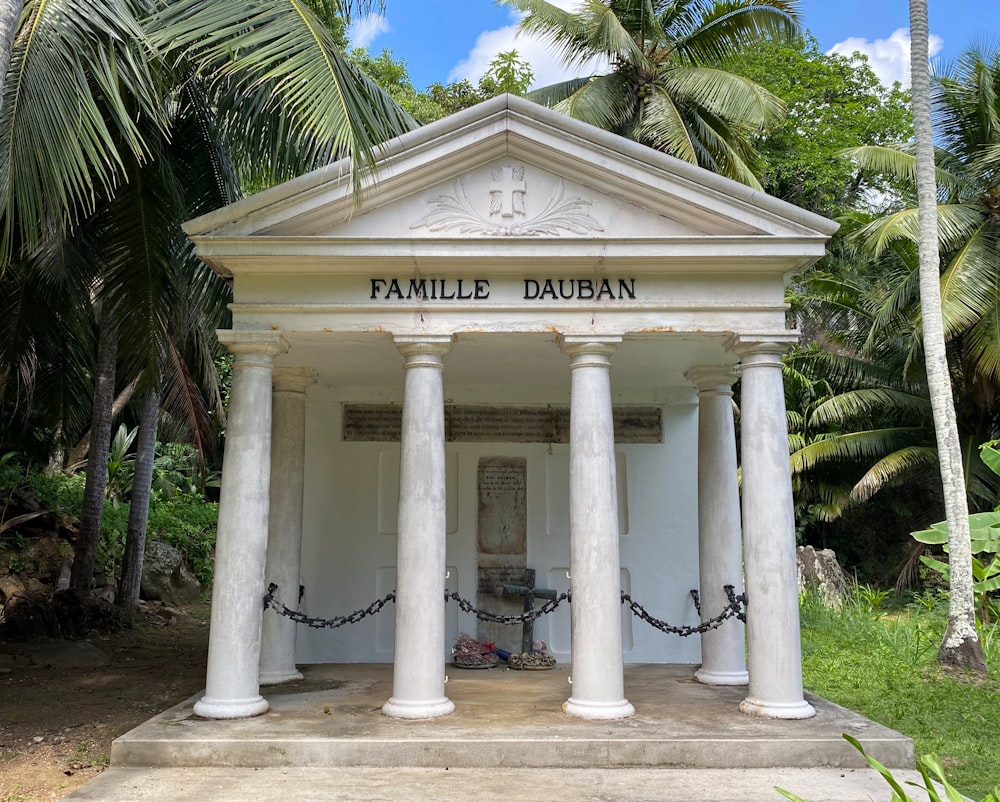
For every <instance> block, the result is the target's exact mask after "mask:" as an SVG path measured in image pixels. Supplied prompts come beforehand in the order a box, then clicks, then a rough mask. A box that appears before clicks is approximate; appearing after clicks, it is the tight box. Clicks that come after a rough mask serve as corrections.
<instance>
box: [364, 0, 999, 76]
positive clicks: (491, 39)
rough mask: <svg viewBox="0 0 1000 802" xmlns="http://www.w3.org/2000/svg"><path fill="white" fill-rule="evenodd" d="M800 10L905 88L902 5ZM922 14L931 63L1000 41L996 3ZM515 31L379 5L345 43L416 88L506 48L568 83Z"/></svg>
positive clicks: (972, 2) (466, 13) (867, 2)
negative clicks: (390, 64)
mask: <svg viewBox="0 0 1000 802" xmlns="http://www.w3.org/2000/svg"><path fill="white" fill-rule="evenodd" d="M550 2H555V4H556V5H560V6H562V7H564V8H571V7H573V6H574V5H575V4H576V0H550ZM800 9H801V15H802V18H803V21H804V24H805V27H806V28H808V29H809V30H810V31H811V32H812V34H813V35H814V36H815V37H816V39H817V40H818V41H819V44H820V47H821V48H822V49H823V50H824V51H831V50H835V51H837V52H848V53H849V52H851V51H854V50H860V51H862V52H864V53H866V54H868V56H869V59H870V60H871V64H872V67H873V68H874V69H875V72H876V73H877V74H878V75H879V77H880V78H881V79H882V80H883V82H885V83H891V82H892V81H893V80H900V81H902V82H903V83H904V84H908V83H909V70H908V60H909V33H908V28H909V16H908V15H909V3H908V0H800ZM929 9H930V30H931V40H932V41H931V51H932V55H935V53H936V56H935V58H936V59H937V60H942V59H944V60H947V59H951V58H954V57H955V56H956V55H957V54H958V53H960V52H961V51H962V50H963V49H965V48H966V47H968V46H969V45H971V44H974V43H979V44H983V43H988V42H990V41H992V42H993V43H1000V14H998V13H997V0H929ZM516 28H517V16H516V15H515V14H514V13H513V12H512V11H510V10H509V9H506V8H499V7H497V5H496V4H495V3H494V2H493V0H458V2H455V0H447V1H446V0H385V13H384V14H383V15H381V16H377V17H369V18H365V19H361V20H356V22H355V25H354V26H352V41H353V42H354V43H355V44H360V45H365V46H367V47H368V48H369V49H370V50H371V51H372V52H373V53H379V52H381V51H382V50H383V49H385V48H388V49H389V50H391V51H392V53H393V55H394V57H395V58H397V59H403V60H405V61H406V64H407V68H408V70H409V73H410V79H411V81H412V82H413V84H414V86H416V87H417V88H418V89H424V88H426V87H427V86H428V85H430V84H432V83H435V82H440V83H448V82H449V81H453V80H458V79H460V78H468V79H470V80H471V81H473V82H475V81H476V80H478V78H479V77H480V76H481V75H482V73H483V71H484V70H485V68H486V65H488V64H489V62H490V61H491V60H492V58H493V57H494V56H495V55H496V54H497V53H499V52H501V51H506V50H511V49H516V50H517V51H518V53H519V54H520V55H521V56H522V58H525V59H527V60H528V61H530V62H531V64H532V66H533V67H534V70H535V85H536V86H544V85H545V84H548V83H553V82H554V81H558V80H561V79H563V78H565V77H569V76H568V73H566V72H565V71H564V70H563V69H562V68H561V66H559V65H558V64H557V63H556V62H555V61H554V60H553V59H552V58H551V57H550V56H549V55H548V53H547V52H546V50H545V48H544V46H542V45H540V44H539V43H537V42H532V41H530V40H527V39H525V38H524V37H516V38H515V34H516Z"/></svg>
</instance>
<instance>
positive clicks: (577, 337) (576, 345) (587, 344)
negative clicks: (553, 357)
mask: <svg viewBox="0 0 1000 802" xmlns="http://www.w3.org/2000/svg"><path fill="white" fill-rule="evenodd" d="M558 342H559V347H560V348H562V350H563V353H565V354H567V355H568V356H570V357H572V358H573V359H574V361H575V360H576V359H577V358H578V357H581V356H593V357H600V358H602V360H601V361H603V362H604V363H605V364H607V362H608V358H609V357H610V356H611V355H612V354H613V353H614V352H615V351H616V350H618V346H619V345H621V342H622V338H621V337H617V336H616V337H608V336H600V335H594V334H560V335H559V340H558Z"/></svg>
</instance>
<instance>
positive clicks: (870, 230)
mask: <svg viewBox="0 0 1000 802" xmlns="http://www.w3.org/2000/svg"><path fill="white" fill-rule="evenodd" d="M937 209H938V241H939V243H940V246H941V248H942V250H945V251H948V250H951V249H952V248H954V247H957V246H958V245H959V244H961V243H962V242H965V241H966V240H967V239H968V238H969V237H970V236H971V235H972V233H973V232H974V231H975V230H976V228H978V227H979V226H981V225H982V223H983V212H982V208H981V206H980V205H979V204H975V203H963V204H940V205H938V207H937ZM855 236H856V237H857V238H858V239H859V241H861V242H862V243H863V244H864V248H865V250H866V251H867V252H868V253H870V254H871V255H873V256H880V255H881V254H882V253H883V252H884V251H885V250H886V248H888V247H889V244H890V243H891V242H893V241H894V240H897V239H905V240H908V241H909V242H919V241H920V239H919V231H918V225H917V210H916V208H915V207H914V208H908V209H902V210H900V211H898V212H893V213H892V214H887V215H885V216H883V217H878V218H876V219H875V220H873V221H872V222H871V223H869V224H868V225H866V226H864V227H862V228H861V229H860V230H859V231H858V232H857V234H856V235H855Z"/></svg>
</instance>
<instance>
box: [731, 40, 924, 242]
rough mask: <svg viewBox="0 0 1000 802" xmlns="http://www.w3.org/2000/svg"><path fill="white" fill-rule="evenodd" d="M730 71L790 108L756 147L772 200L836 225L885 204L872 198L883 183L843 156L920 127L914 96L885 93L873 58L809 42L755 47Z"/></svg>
mask: <svg viewBox="0 0 1000 802" xmlns="http://www.w3.org/2000/svg"><path fill="white" fill-rule="evenodd" d="M726 66H727V67H728V68H729V69H730V70H732V71H733V72H737V73H739V74H740V75H744V76H746V77H747V78H750V79H751V80H753V81H756V82H757V83H759V84H760V85H761V86H763V87H765V88H766V89H767V90H768V91H770V92H772V93H774V94H775V95H776V96H777V97H778V98H780V99H781V100H782V102H784V104H785V115H784V117H782V119H781V120H780V121H778V122H776V123H774V124H772V125H771V126H769V128H768V130H767V131H765V132H763V134H762V135H761V136H760V138H759V140H758V142H757V145H756V147H757V151H758V153H759V154H760V156H761V160H762V169H761V173H760V180H761V183H762V184H763V186H764V189H765V191H767V192H768V194H770V195H774V196H775V197H778V198H781V199H782V200H786V201H788V202H789V203H794V204H795V205H796V206H799V207H802V208H804V209H809V210H810V211H813V212H816V213H818V214H824V215H828V216H831V217H839V216H840V215H842V214H845V213H846V212H848V211H849V210H853V209H855V208H864V207H866V206H867V205H868V202H869V198H871V197H872V196H873V195H874V197H879V196H878V195H877V194H875V193H873V192H872V190H877V189H882V186H883V184H882V182H880V181H877V178H880V177H871V176H868V175H867V174H862V175H860V176H859V175H858V173H857V170H856V169H855V168H854V165H852V163H851V162H850V160H848V159H844V158H841V151H843V150H845V149H847V148H854V147H859V146H863V145H885V144H892V143H895V142H900V141H904V140H906V139H908V138H909V137H910V134H911V132H912V129H913V124H912V116H911V111H910V107H909V97H908V95H907V93H906V92H904V91H903V90H902V89H901V88H900V87H899V85H898V84H896V85H895V86H893V87H889V88H887V87H884V86H883V85H882V83H881V82H880V81H879V79H878V76H876V75H875V73H874V72H873V71H872V69H871V67H870V66H869V64H868V60H867V57H865V56H864V55H862V54H860V53H855V54H854V55H853V56H852V57H850V58H847V57H845V56H841V55H838V54H836V53H823V52H821V51H820V49H819V47H818V45H817V42H816V40H815V39H814V38H813V37H812V36H809V35H806V36H803V37H801V38H800V39H798V40H795V41H781V40H774V39H770V38H768V39H762V40H760V41H758V42H754V43H751V44H749V45H748V46H746V47H744V48H742V49H741V51H740V52H739V53H738V54H736V56H735V57H734V58H733V59H732V60H731V61H730V62H728V63H727V65H726ZM873 178H874V179H876V180H871V179H873ZM842 236H843V235H842V234H840V235H837V237H838V239H840V238H842ZM831 247H833V248H834V249H836V248H838V247H840V245H839V242H835V243H833V244H832V246H831Z"/></svg>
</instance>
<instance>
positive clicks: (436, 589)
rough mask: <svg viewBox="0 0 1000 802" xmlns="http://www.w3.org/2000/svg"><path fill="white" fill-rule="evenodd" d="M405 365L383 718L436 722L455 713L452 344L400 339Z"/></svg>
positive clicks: (445, 340)
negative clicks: (449, 598)
mask: <svg viewBox="0 0 1000 802" xmlns="http://www.w3.org/2000/svg"><path fill="white" fill-rule="evenodd" d="M396 342H397V345H398V347H399V350H400V352H401V353H402V354H403V356H404V357H405V360H406V361H405V363H404V367H405V371H406V377H405V383H404V387H403V425H402V432H401V435H400V458H399V524H398V527H397V532H398V534H397V544H396V643H395V655H394V657H393V673H392V697H391V698H390V699H389V701H387V702H386V703H385V704H384V705H383V706H382V712H383V713H385V714H386V715H389V716H394V717H397V718H435V717H437V716H445V715H448V714H449V713H451V712H453V711H454V709H455V705H454V704H453V703H452V701H451V700H450V699H448V698H447V697H446V696H445V693H444V683H445V676H444V654H445V643H444V639H445V607H444V605H445V601H444V588H445V582H444V573H445V535H446V531H447V519H446V506H445V448H444V391H443V387H442V375H441V374H442V369H443V359H442V358H443V356H444V354H445V353H447V351H448V350H449V348H450V343H451V339H450V338H449V337H434V338H420V339H417V338H414V339H412V340H410V339H404V338H397V339H396Z"/></svg>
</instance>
